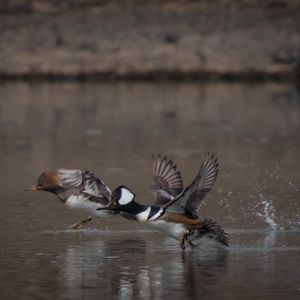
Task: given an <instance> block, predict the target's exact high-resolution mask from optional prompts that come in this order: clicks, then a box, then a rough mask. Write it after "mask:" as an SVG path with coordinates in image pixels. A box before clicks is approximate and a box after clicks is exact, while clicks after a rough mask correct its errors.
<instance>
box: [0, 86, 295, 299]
mask: <svg viewBox="0 0 300 300" xmlns="http://www.w3.org/2000/svg"><path fill="white" fill-rule="evenodd" d="M0 95H1V102H0V154H1V155H0V161H1V168H0V172H1V181H0V188H1V196H0V197H1V199H0V208H1V221H2V222H1V224H2V226H1V231H0V249H1V260H0V291H1V298H2V299H96V298H99V299H299V297H300V280H299V278H300V202H299V190H300V172H299V167H300V91H299V89H297V88H296V87H294V86H290V85H277V84H264V85H239V84H221V83H215V84H199V83H81V84H78V83H68V82H66V83H61V84H60V83H48V84H47V83H35V84H29V83H5V84H4V83H2V84H1V85H0ZM206 151H211V152H213V153H215V154H216V155H217V157H218V159H219V162H220V175H219V177H218V180H217V183H216V185H215V187H214V188H213V190H212V191H211V192H210V194H209V197H207V199H206V201H205V202H204V204H203V206H202V208H201V210H200V216H201V217H203V218H212V219H214V220H215V221H217V222H218V223H219V224H221V225H222V226H223V227H224V228H225V229H226V231H228V233H229V234H230V247H229V248H228V249H226V250H224V249H220V248H215V247H212V246H211V245H203V246H201V247H199V248H196V249H194V250H192V251H190V250H189V249H188V250H187V251H186V253H185V255H183V254H182V252H181V250H180V249H179V245H178V242H177V241H174V240H172V239H170V238H168V237H166V236H164V235H162V234H161V233H157V232H155V231H153V230H149V229H148V228H147V227H141V226H138V225H137V224H135V223H130V222H129V221H127V220H123V219H121V218H119V217H115V218H112V219H108V220H107V219H106V220H94V221H93V222H91V223H90V224H88V225H87V226H86V228H85V229H83V230H79V231H73V230H70V229H69V225H70V224H73V223H75V222H76V221H79V220H80V219H82V218H85V217H86V216H85V215H78V214H76V213H74V212H72V211H69V210H67V209H66V208H65V207H64V206H63V205H62V204H61V203H60V202H59V200H57V199H56V198H55V197H54V196H53V195H51V194H48V193H43V192H41V193H28V192H24V189H25V188H26V187H30V186H32V185H33V184H35V181H36V178H37V176H38V175H39V174H40V173H41V172H42V171H44V170H55V169H57V168H59V167H64V168H79V169H83V170H92V171H94V172H95V173H96V174H97V175H98V176H99V177H100V178H101V179H103V180H104V181H105V182H106V183H107V184H108V185H109V186H110V187H111V188H114V187H116V186H118V185H120V184H124V185H128V186H129V187H130V188H131V189H132V190H134V191H135V193H136V195H137V199H138V201H140V202H143V203H150V202H151V193H150V185H151V182H152V177H151V176H152V174H151V173H152V161H151V154H152V153H162V154H167V155H168V156H169V157H170V158H172V159H174V161H175V162H176V163H177V165H178V167H179V169H180V171H181V172H182V175H183V179H184V182H185V184H189V183H190V182H191V180H192V179H193V177H194V176H195V174H196V173H197V171H198V168H199V166H200V163H201V155H202V153H205V152H206Z"/></svg>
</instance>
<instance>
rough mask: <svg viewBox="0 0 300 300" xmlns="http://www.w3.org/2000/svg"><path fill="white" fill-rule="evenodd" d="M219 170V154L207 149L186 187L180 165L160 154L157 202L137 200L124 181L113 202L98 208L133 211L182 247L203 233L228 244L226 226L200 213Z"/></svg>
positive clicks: (156, 173) (156, 175)
mask: <svg viewBox="0 0 300 300" xmlns="http://www.w3.org/2000/svg"><path fill="white" fill-rule="evenodd" d="M218 173H219V163H218V160H217V158H216V157H215V156H214V155H213V154H211V153H210V152H207V153H206V154H205V155H203V157H202V163H201V165H200V169H199V171H198V173H197V175H196V177H195V179H194V180H193V181H192V183H191V184H190V185H189V186H187V187H186V188H184V187H183V181H182V178H181V174H180V172H179V171H178V170H176V165H173V164H172V161H168V159H167V158H166V157H163V158H162V156H161V155H159V156H158V157H157V159H156V160H155V161H154V165H153V177H154V184H153V189H154V203H153V204H151V205H145V204H141V203H139V202H137V201H136V200H135V198H136V196H135V194H134V193H133V191H132V190H131V189H130V188H129V187H127V186H124V185H121V186H119V187H117V188H116V189H115V190H114V191H113V192H112V193H111V195H110V201H109V204H108V205H107V206H106V207H105V206H104V207H101V208H97V210H98V211H99V210H100V211H105V210H110V211H117V212H124V213H126V214H128V215H131V216H132V219H134V220H136V221H138V222H140V223H146V224H148V225H150V226H151V227H154V228H155V229H157V230H159V231H161V232H164V233H165V234H167V235H168V236H170V237H172V238H174V239H176V240H178V241H179V242H180V247H181V249H182V250H185V248H186V242H188V244H189V245H190V247H191V248H194V247H195V244H194V243H193V242H194V241H197V240H199V239H201V238H203V237H207V238H209V239H213V240H215V241H216V242H217V243H218V244H220V245H222V246H226V247H227V246H228V245H229V238H228V234H227V233H226V232H225V231H224V230H223V229H222V227H221V226H220V225H218V224H217V223H216V222H215V221H213V220H212V219H204V220H203V219H200V218H199V216H198V210H199V206H200V204H201V203H202V202H203V200H204V199H205V197H206V195H207V194H208V192H209V191H210V190H211V188H212V187H213V185H214V183H215V182H216V179H217V176H218Z"/></svg>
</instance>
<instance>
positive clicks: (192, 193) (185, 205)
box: [165, 152, 219, 215]
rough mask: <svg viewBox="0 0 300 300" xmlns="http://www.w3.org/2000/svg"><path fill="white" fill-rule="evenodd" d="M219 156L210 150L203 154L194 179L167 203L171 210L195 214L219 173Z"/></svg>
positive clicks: (167, 207)
mask: <svg viewBox="0 0 300 300" xmlns="http://www.w3.org/2000/svg"><path fill="white" fill-rule="evenodd" d="M218 167H219V164H218V160H217V158H216V157H215V156H214V155H213V154H210V153H209V152H208V153H207V154H206V155H204V156H203V159H202V164H201V167H200V170H199V172H198V174H197V176H196V178H195V179H194V181H193V182H192V183H191V184H190V185H189V186H188V187H187V188H186V189H185V190H184V191H183V192H182V193H181V194H180V195H178V196H177V197H176V198H175V199H174V200H172V201H170V202H169V203H167V204H166V205H165V208H166V209H167V210H168V211H169V212H177V213H183V212H184V213H189V214H191V215H195V214H196V211H197V210H198V208H199V205H200V203H201V202H202V201H203V199H204V198H205V197H206V195H207V193H208V192H209V191H210V190H211V188H212V187H213V185H214V183H215V182H216V179H217V176H218V173H219V168H218Z"/></svg>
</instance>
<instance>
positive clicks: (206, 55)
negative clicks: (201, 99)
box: [0, 0, 300, 80]
mask: <svg viewBox="0 0 300 300" xmlns="http://www.w3.org/2000/svg"><path fill="white" fill-rule="evenodd" d="M297 2H298V1H240V2H239V1H223V2H222V1H155V2H153V1H142V2H140V3H138V1H86V2H84V1H79V0H78V1H75V2H72V3H73V4H72V6H70V5H71V4H70V3H71V2H67V1H66V2H64V1H54V0H53V1H38V0H37V1H30V0H29V1H26V3H25V4H24V1H21V0H19V1H7V2H6V5H5V4H2V5H1V6H0V28H1V34H0V77H1V78H2V79H5V78H6V79H8V78H9V79H18V78H22V79H40V78H42V79H102V80H107V79H156V78H158V79H165V78H166V79H194V78H195V79H220V78H221V79H232V80H235V79H236V80H264V79H267V80H268V79H278V80H294V79H297V77H298V76H299V73H300V3H299V2H298V3H299V4H298V3H297ZM62 3H64V5H62ZM68 3H69V6H68ZM74 3H75V4H74ZM21 4H22V5H21ZM83 4H84V5H83Z"/></svg>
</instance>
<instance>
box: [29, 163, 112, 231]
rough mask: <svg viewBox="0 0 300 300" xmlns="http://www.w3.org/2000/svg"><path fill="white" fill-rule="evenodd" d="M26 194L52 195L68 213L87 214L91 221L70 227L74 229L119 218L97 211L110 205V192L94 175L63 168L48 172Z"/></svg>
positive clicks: (89, 172) (82, 221) (110, 213)
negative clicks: (111, 217)
mask: <svg viewBox="0 0 300 300" xmlns="http://www.w3.org/2000/svg"><path fill="white" fill-rule="evenodd" d="M25 190H26V191H32V192H38V191H45V192H50V193H52V194H54V195H56V196H57V197H58V199H59V200H60V201H61V202H62V203H64V204H65V205H66V206H67V207H68V208H69V209H72V210H75V211H78V212H84V213H87V215H88V218H86V219H84V220H81V221H79V222H76V223H75V224H73V225H71V226H70V227H71V228H72V229H81V228H82V227H83V226H84V225H85V224H86V223H88V222H90V221H92V219H93V217H97V218H103V217H110V216H113V215H116V214H118V212H117V211H108V210H106V211H99V210H97V208H101V207H105V206H107V205H108V204H109V199H110V197H111V190H110V189H109V188H108V186H107V185H106V184H105V183H104V182H103V181H102V180H100V179H99V178H97V177H96V176H95V175H94V173H93V172H91V171H81V170H77V169H75V170H73V169H63V168H61V169H58V170H56V171H46V172H43V173H42V174H41V175H40V176H39V177H38V178H37V184H36V185H34V186H32V187H31V188H29V189H25Z"/></svg>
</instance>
